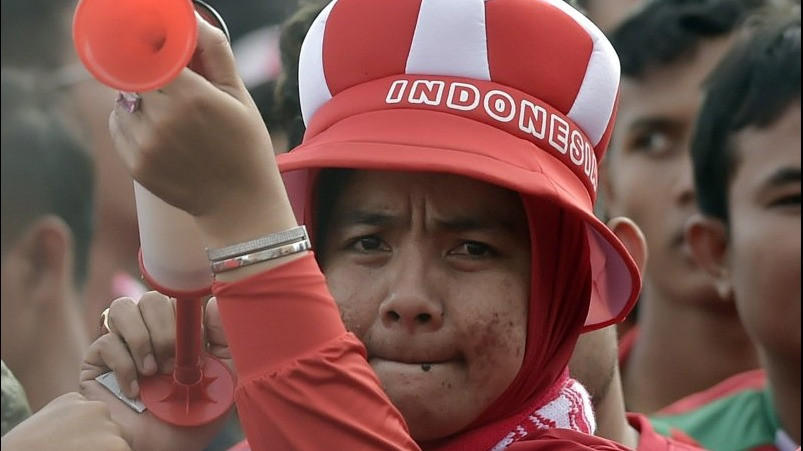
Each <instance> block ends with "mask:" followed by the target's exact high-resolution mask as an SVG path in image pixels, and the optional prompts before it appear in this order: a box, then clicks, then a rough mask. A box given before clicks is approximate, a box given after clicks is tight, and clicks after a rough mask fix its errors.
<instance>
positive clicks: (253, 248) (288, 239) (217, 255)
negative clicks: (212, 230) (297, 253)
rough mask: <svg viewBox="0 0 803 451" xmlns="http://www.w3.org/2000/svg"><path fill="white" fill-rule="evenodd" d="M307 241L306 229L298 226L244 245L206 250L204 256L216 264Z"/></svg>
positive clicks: (238, 244)
mask: <svg viewBox="0 0 803 451" xmlns="http://www.w3.org/2000/svg"><path fill="white" fill-rule="evenodd" d="M308 239H309V236H308V235H307V228H306V227H304V226H303V225H300V226H298V227H293V228H292V229H287V230H282V231H281V232H276V233H271V234H270V235H267V236H263V237H260V238H256V239H253V240H251V241H246V242H244V243H237V244H232V245H231V246H226V247H223V248H220V249H207V250H206V256H207V258H209V261H211V262H216V261H220V260H227V259H230V258H232V257H237V256H240V255H245V254H251V253H254V252H257V251H261V250H265V249H269V248H273V247H279V246H282V245H285V244H289V243H294V242H299V241H302V240H308Z"/></svg>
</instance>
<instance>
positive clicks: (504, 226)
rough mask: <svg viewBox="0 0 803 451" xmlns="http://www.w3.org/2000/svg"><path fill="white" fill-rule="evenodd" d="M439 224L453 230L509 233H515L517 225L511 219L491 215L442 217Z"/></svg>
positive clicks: (443, 227)
mask: <svg viewBox="0 0 803 451" xmlns="http://www.w3.org/2000/svg"><path fill="white" fill-rule="evenodd" d="M436 224H437V226H438V228H440V229H444V230H448V231H453V232H468V231H494V230H498V231H502V232H507V233H509V234H515V233H516V232H517V227H515V226H514V225H513V223H512V222H511V221H506V220H504V219H501V218H493V217H489V216H485V215H484V216H455V217H452V218H448V219H441V220H438V221H437V223H436Z"/></svg>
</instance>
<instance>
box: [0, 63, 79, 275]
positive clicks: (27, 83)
mask: <svg viewBox="0 0 803 451" xmlns="http://www.w3.org/2000/svg"><path fill="white" fill-rule="evenodd" d="M36 78H37V77H35V76H34V75H32V74H30V73H27V72H24V73H20V72H9V71H8V70H6V69H3V71H2V122H3V126H2V133H1V134H2V147H0V149H1V150H2V246H3V253H4V254H5V251H6V246H8V245H10V244H11V243H12V242H14V241H15V240H16V239H17V238H19V236H20V235H21V234H22V233H24V231H25V229H26V228H27V227H29V226H30V225H31V224H32V223H33V222H34V221H35V220H36V219H37V218H39V217H41V216H43V215H49V214H52V215H56V216H58V217H60V218H62V219H63V220H64V222H66V223H67V225H68V226H69V228H70V230H71V231H72V234H73V238H74V239H75V281H76V283H77V284H79V285H80V284H82V283H83V281H84V280H85V278H86V271H87V263H88V261H87V260H88V253H89V243H90V239H91V234H92V209H93V202H92V199H93V187H94V177H93V174H94V172H93V171H94V169H93V164H92V159H91V156H90V155H89V153H88V151H87V149H86V148H85V146H83V145H81V144H80V143H79V142H78V141H77V139H76V137H75V136H74V135H73V134H72V133H71V132H70V131H69V129H68V127H67V125H66V124H65V123H64V121H63V119H62V116H60V115H59V113H57V112H56V111H58V110H55V109H54V108H53V106H52V105H50V106H48V103H46V102H47V99H48V98H52V95H48V93H47V91H43V90H39V91H37V90H36V89H35V88H36V86H34V84H33V82H31V80H35V79H36Z"/></svg>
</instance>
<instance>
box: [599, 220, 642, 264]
mask: <svg viewBox="0 0 803 451" xmlns="http://www.w3.org/2000/svg"><path fill="white" fill-rule="evenodd" d="M608 228H609V229H611V231H613V234H614V235H616V237H617V238H619V241H621V242H622V244H624V245H625V249H627V251H628V252H629V253H630V256H632V257H633V261H634V262H635V263H636V266H637V267H638V269H639V272H640V273H641V274H644V269H645V268H646V267H647V239H646V238H645V237H644V233H643V232H642V231H641V229H640V228H639V226H638V225H636V223H635V222H633V220H632V219H630V218H626V217H624V216H619V217H616V218H613V219H611V220H610V221H608Z"/></svg>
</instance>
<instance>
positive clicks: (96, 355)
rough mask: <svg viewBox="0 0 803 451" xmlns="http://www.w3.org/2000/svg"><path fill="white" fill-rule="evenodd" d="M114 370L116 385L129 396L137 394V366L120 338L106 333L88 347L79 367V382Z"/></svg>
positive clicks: (134, 396) (132, 396)
mask: <svg viewBox="0 0 803 451" xmlns="http://www.w3.org/2000/svg"><path fill="white" fill-rule="evenodd" d="M109 371H113V372H114V376H115V379H116V380H117V385H119V386H120V389H121V390H122V391H123V393H124V394H125V395H126V396H128V397H129V398H136V397H137V396H139V384H138V383H137V367H136V364H135V363H134V360H133V358H132V357H131V353H130V352H129V351H128V348H127V347H126V344H125V343H124V342H123V341H122V339H121V338H120V337H119V336H118V335H116V334H114V333H111V332H110V333H107V334H105V335H103V336H101V337H100V338H98V339H97V340H95V342H94V343H92V345H91V346H90V347H89V350H88V351H87V353H86V356H85V357H84V365H83V367H82V368H81V383H85V382H88V381H92V380H94V379H95V378H96V377H98V376H100V375H101V374H105V373H107V372H109Z"/></svg>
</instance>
